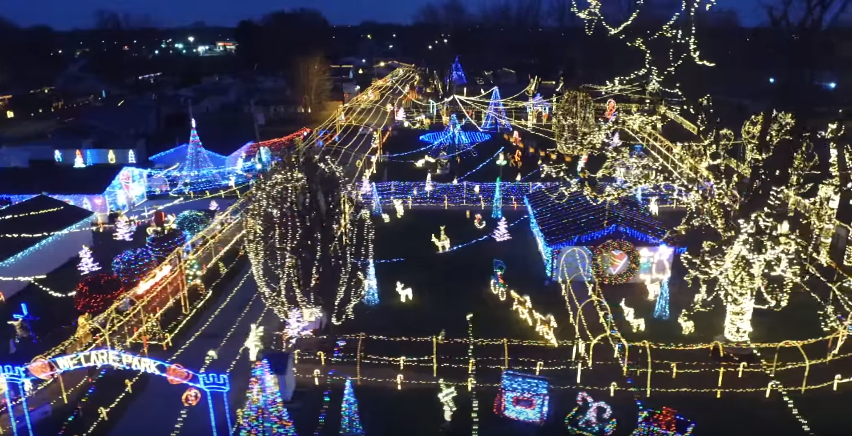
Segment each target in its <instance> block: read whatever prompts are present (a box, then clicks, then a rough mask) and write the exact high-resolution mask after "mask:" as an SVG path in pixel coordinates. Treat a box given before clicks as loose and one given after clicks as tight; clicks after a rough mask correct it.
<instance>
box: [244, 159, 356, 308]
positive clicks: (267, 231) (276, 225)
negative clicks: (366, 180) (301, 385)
mask: <svg viewBox="0 0 852 436" xmlns="http://www.w3.org/2000/svg"><path fill="white" fill-rule="evenodd" d="M342 180H343V175H342V173H341V170H340V168H339V167H337V166H336V165H335V164H333V163H331V161H330V160H329V159H328V158H322V159H319V160H316V161H315V160H313V159H305V160H304V161H302V162H295V161H293V160H290V159H287V160H285V161H284V162H283V164H282V165H281V166H280V167H278V168H277V169H275V170H273V171H272V172H270V173H268V175H267V176H266V177H265V180H264V181H263V182H262V183H260V184H259V185H257V186H256V187H255V189H254V191H253V192H254V194H253V200H252V202H251V204H250V205H249V207H248V210H247V212H246V218H247V220H246V228H247V229H246V247H247V251H248V255H249V259H250V260H251V265H252V271H253V273H254V277H255V280H256V281H257V284H258V288H259V289H260V290H261V296H262V297H263V299H264V302H265V303H266V305H267V306H269V307H271V308H272V309H273V310H274V311H275V313H276V314H277V315H278V316H279V318H281V319H287V318H288V317H289V316H290V310H291V309H292V308H298V309H300V310H302V312H303V313H304V314H305V318H306V319H309V320H310V319H313V317H314V316H315V315H314V314H316V313H317V312H318V309H320V308H321V309H322V310H323V311H324V312H325V313H327V314H329V315H330V318H331V321H332V322H333V323H335V324H339V323H341V322H343V320H345V319H347V318H350V317H352V308H353V307H354V305H355V304H356V303H357V302H358V301H360V300H361V299H362V298H363V289H364V286H363V283H361V281H360V280H359V278H358V276H359V275H358V273H359V272H361V271H360V268H361V267H360V265H361V264H362V263H363V262H362V261H363V260H366V259H368V258H369V256H370V253H371V250H372V241H373V225H372V222H371V221H370V215H369V210H368V209H366V206H365V205H363V204H361V203H360V202H359V201H357V200H356V199H357V198H358V196H357V193H356V192H355V191H354V189H353V188H352V187H350V186H348V185H346V184H345V183H344V182H343V181H342ZM365 266H366V265H365Z"/></svg>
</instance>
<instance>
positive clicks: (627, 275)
mask: <svg viewBox="0 0 852 436" xmlns="http://www.w3.org/2000/svg"><path fill="white" fill-rule="evenodd" d="M593 254H594V255H593V257H592V273H593V274H594V277H595V279H596V280H597V281H599V282H601V283H603V284H607V285H619V284H623V283H627V282H628V281H630V279H632V278H633V277H635V276H636V273H637V272H639V264H640V256H639V252H638V251H636V247H634V246H633V244H631V243H630V242H627V241H625V240H616V241H606V242H604V243H603V244H601V245H598V246H597V247H595V249H594V253H593Z"/></svg>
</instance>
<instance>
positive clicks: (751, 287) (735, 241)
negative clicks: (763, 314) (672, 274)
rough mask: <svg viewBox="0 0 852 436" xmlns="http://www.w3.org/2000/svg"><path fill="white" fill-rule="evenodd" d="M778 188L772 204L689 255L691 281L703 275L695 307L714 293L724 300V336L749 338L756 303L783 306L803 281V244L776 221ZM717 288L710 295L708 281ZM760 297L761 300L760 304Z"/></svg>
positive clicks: (735, 339)
mask: <svg viewBox="0 0 852 436" xmlns="http://www.w3.org/2000/svg"><path fill="white" fill-rule="evenodd" d="M778 191H779V190H778V189H775V190H773V195H772V196H771V197H770V202H769V206H768V207H767V208H766V209H764V210H763V211H761V212H759V213H755V214H753V215H751V216H750V217H749V218H748V219H747V220H742V221H740V223H739V229H738V231H736V232H730V234H732V236H730V237H728V238H725V239H723V240H722V241H719V242H705V243H704V246H703V248H702V250H701V253H700V256H698V257H692V256H690V255H689V254H688V253H686V254H684V256H683V261H684V264H685V265H686V266H687V268H688V269H689V273H688V274H687V276H686V279H687V280H691V279H693V278H695V279H698V281H699V282H700V285H701V292H700V293H699V294H698V295H697V296H696V306H695V307H694V308H693V309H691V310H690V312H691V311H695V310H701V306H702V305H703V304H704V303H705V302H707V301H708V300H709V299H710V298H711V297H712V296H713V295H716V293H718V295H719V296H720V298H721V300H722V302H723V303H724V304H725V309H726V313H725V324H724V335H725V338H726V339H728V340H729V341H732V342H747V341H748V340H749V335H750V334H751V331H752V326H751V318H752V314H753V312H754V309H756V308H762V309H766V308H771V309H776V310H778V309H781V308H783V307H785V306H786V305H787V301H788V299H789V295H790V292H791V291H792V288H793V285H794V284H795V283H797V282H798V280H799V267H798V261H797V260H798V257H799V255H800V252H799V249H800V248H799V246H798V245H797V244H796V242H795V241H794V239H793V238H791V237H789V236H790V235H789V228H788V226H777V225H776V221H777V220H776V219H774V218H777V217H776V216H775V214H782V215H783V214H784V210H783V206H782V205H781V204H780V199H781V198H780V195H779V193H778ZM711 281H712V282H713V283H714V284H715V292H714V293H711V294H710V296H708V295H707V293H706V289H707V285H708V283H709V282H711ZM758 298H760V299H761V300H763V301H762V304H761V305H759V306H758V305H757V301H758Z"/></svg>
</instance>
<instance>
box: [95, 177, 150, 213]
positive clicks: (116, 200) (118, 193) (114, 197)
mask: <svg viewBox="0 0 852 436" xmlns="http://www.w3.org/2000/svg"><path fill="white" fill-rule="evenodd" d="M147 183H148V182H147V171H146V170H144V169H141V168H132V167H125V168H122V169H121V171H120V172H119V173H118V176H117V177H116V178H115V180H113V181H112V183H110V184H109V186H107V189H106V190H105V191H104V194H103V197H104V198H103V200H105V202H106V204H103V205H101V203H102V201H99V200H98V199H97V197H96V198H95V208H94V209H93V210H94V211H95V212H107V211H108V210H107V209H111V210H118V211H122V212H126V211H128V210H130V209H132V208H134V207H136V206H137V205H139V204H141V203H142V202H143V201H145V199H146V198H147V193H146V190H147ZM98 206H100V207H98ZM101 208H102V209H101Z"/></svg>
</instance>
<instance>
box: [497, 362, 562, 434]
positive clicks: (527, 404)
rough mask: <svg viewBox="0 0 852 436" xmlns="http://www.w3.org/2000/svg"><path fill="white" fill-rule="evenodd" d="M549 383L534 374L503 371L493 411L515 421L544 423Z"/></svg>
mask: <svg viewBox="0 0 852 436" xmlns="http://www.w3.org/2000/svg"><path fill="white" fill-rule="evenodd" d="M549 388H550V383H549V382H548V381H547V380H546V379H544V378H542V377H537V376H534V375H528V374H522V373H519V372H515V371H503V378H502V381H501V383H500V393H499V394H497V398H496V399H495V400H494V413H496V414H497V415H500V416H505V417H506V418H510V419H514V420H516V421H522V422H529V423H533V424H539V425H541V424H544V421H545V420H546V419H547V409H548V406H549V404H548V403H549V402H550V393H549Z"/></svg>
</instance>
